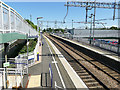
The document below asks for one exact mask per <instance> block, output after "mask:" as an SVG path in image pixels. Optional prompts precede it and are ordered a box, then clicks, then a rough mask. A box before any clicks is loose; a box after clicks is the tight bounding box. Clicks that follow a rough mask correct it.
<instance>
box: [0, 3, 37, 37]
mask: <svg viewBox="0 0 120 90" xmlns="http://www.w3.org/2000/svg"><path fill="white" fill-rule="evenodd" d="M11 32H18V33H22V34H28V35H29V36H36V35H37V34H38V33H37V31H36V30H35V29H33V28H32V27H31V25H29V24H28V23H27V22H26V21H25V20H24V19H23V18H22V16H20V14H19V13H17V12H16V11H15V10H14V9H13V8H11V7H10V6H8V5H7V4H5V3H4V2H2V1H0V33H11Z"/></svg>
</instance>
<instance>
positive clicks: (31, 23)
mask: <svg viewBox="0 0 120 90" xmlns="http://www.w3.org/2000/svg"><path fill="white" fill-rule="evenodd" d="M26 21H27V22H28V23H29V24H30V25H31V26H32V27H33V28H34V29H35V30H37V25H34V23H33V22H31V21H30V20H28V19H26Z"/></svg>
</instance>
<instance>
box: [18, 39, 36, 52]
mask: <svg viewBox="0 0 120 90" xmlns="http://www.w3.org/2000/svg"><path fill="white" fill-rule="evenodd" d="M36 44H37V39H30V40H29V45H28V51H29V52H32V51H33V50H34V49H35V46H36ZM23 53H27V45H25V46H24V47H23V48H22V49H21V50H20V52H19V54H23Z"/></svg>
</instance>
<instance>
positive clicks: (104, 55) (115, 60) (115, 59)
mask: <svg viewBox="0 0 120 90" xmlns="http://www.w3.org/2000/svg"><path fill="white" fill-rule="evenodd" d="M51 35H52V36H54V37H58V38H60V39H63V40H65V41H67V42H70V43H73V44H75V45H77V46H78V47H79V48H81V49H82V50H83V52H84V53H88V54H89V53H90V55H93V56H96V57H97V58H100V59H101V60H102V59H103V60H102V61H100V62H103V63H105V64H106V65H109V66H111V67H113V68H116V70H118V71H120V68H119V63H120V56H119V55H118V54H116V53H113V52H110V51H107V50H104V49H101V48H97V47H94V46H91V45H87V44H84V43H81V42H77V41H75V40H70V39H66V38H62V37H59V36H56V35H53V34H51Z"/></svg>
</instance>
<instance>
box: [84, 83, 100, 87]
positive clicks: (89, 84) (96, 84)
mask: <svg viewBox="0 0 120 90" xmlns="http://www.w3.org/2000/svg"><path fill="white" fill-rule="evenodd" d="M86 85H87V86H88V87H89V88H90V87H93V86H94V87H96V86H100V84H99V83H98V82H94V83H86Z"/></svg>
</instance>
